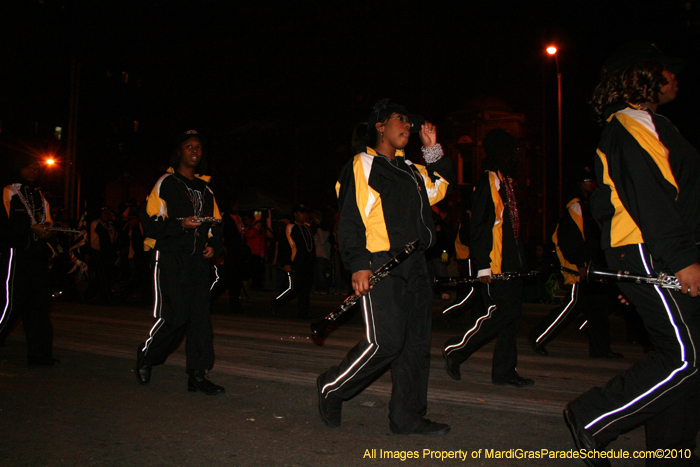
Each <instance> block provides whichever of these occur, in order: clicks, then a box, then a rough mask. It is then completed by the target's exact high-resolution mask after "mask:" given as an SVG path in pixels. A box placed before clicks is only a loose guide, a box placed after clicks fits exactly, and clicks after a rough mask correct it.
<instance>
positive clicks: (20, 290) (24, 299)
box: [0, 248, 53, 365]
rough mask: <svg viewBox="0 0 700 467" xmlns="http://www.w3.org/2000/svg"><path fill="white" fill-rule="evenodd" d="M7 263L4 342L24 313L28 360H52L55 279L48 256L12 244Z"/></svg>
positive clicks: (1, 320) (0, 327)
mask: <svg viewBox="0 0 700 467" xmlns="http://www.w3.org/2000/svg"><path fill="white" fill-rule="evenodd" d="M35 256H36V257H35ZM7 266H8V267H7V275H6V280H5V284H6V300H5V303H4V304H3V307H2V309H1V310H0V342H4V341H5V339H6V338H7V335H8V334H9V333H10V331H11V330H12V328H13V327H14V325H15V324H16V323H17V320H18V319H19V318H20V317H21V318H22V328H23V329H24V335H25V337H26V339H27V363H29V364H30V365H33V364H44V363H51V361H52V359H53V355H52V352H51V347H52V341H53V328H52V327H51V318H50V317H49V306H50V303H51V283H50V279H49V268H48V264H47V260H46V258H45V257H43V256H37V255H32V254H31V252H29V253H27V252H25V251H21V250H19V251H18V250H17V249H15V248H12V249H10V252H9V261H8V265H7Z"/></svg>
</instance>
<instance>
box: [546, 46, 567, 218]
mask: <svg viewBox="0 0 700 467" xmlns="http://www.w3.org/2000/svg"><path fill="white" fill-rule="evenodd" d="M546 50H547V53H548V54H549V55H553V56H554V61H555V62H556V64H557V95H558V101H559V112H558V118H559V216H561V215H562V213H563V210H564V204H563V202H564V201H563V200H564V198H563V196H562V142H561V71H559V58H558V56H557V48H556V47H554V46H553V45H550V46H549V47H547V49H546Z"/></svg>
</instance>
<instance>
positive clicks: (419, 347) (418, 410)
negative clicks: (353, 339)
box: [322, 252, 432, 430]
mask: <svg viewBox="0 0 700 467" xmlns="http://www.w3.org/2000/svg"><path fill="white" fill-rule="evenodd" d="M390 258H391V255H390V254H389V253H387V252H381V253H377V254H375V255H374V256H373V259H372V267H374V268H376V267H378V266H381V265H382V264H384V263H385V262H386V261H388V260H389V259H390ZM360 303H361V306H362V313H363V317H364V321H365V330H366V335H365V339H364V340H362V341H360V342H359V343H358V344H357V345H356V346H355V347H353V348H352V349H351V350H350V352H348V354H347V355H346V356H345V359H344V360H343V361H342V362H341V363H340V365H339V366H336V367H333V368H331V369H330V370H328V371H327V372H326V373H325V374H324V375H323V379H322V383H323V387H322V391H323V395H324V396H325V397H328V396H329V395H333V396H335V397H340V398H342V399H349V398H351V397H353V396H354V395H356V394H357V393H359V392H360V391H361V390H362V389H364V388H365V387H366V386H367V385H369V384H370V383H372V381H374V380H375V379H376V378H377V377H378V376H379V375H380V374H381V373H382V372H383V371H384V370H385V369H386V367H387V366H388V365H391V379H392V391H391V401H390V403H389V419H390V420H391V423H392V425H394V426H395V427H396V428H398V429H399V430H410V429H413V428H415V426H417V425H418V423H420V421H421V420H422V418H423V417H424V416H425V414H426V411H427V407H428V400H427V395H428V375H429V372H430V338H431V324H432V290H431V285H430V281H429V279H428V271H427V268H426V264H425V256H424V254H423V252H416V253H414V254H413V255H412V256H410V257H409V258H408V259H406V260H405V261H404V262H403V263H402V264H400V265H399V266H397V267H396V268H395V269H394V270H392V271H391V273H390V274H389V275H388V276H387V277H386V278H385V279H383V280H382V281H381V282H379V283H377V284H376V285H375V286H374V288H373V289H372V290H371V291H370V292H369V293H368V294H367V295H366V296H364V297H363V298H362V299H361V301H360Z"/></svg>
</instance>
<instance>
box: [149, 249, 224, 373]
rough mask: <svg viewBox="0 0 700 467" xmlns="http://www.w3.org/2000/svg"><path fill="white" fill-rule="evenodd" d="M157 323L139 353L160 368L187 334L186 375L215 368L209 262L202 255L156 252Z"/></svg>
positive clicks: (155, 311) (154, 275) (154, 313)
mask: <svg viewBox="0 0 700 467" xmlns="http://www.w3.org/2000/svg"><path fill="white" fill-rule="evenodd" d="M155 255H156V260H155V268H154V271H153V277H154V283H155V305H154V311H153V315H154V317H155V323H154V325H153V327H152V328H151V332H150V335H149V337H148V339H147V340H146V342H144V343H143V344H141V346H140V347H139V351H140V352H141V353H142V354H143V355H144V356H145V359H146V362H147V363H149V364H151V365H160V364H161V363H163V362H165V360H166V358H167V357H168V355H169V354H170V353H171V352H172V351H173V350H174V349H175V347H176V346H177V344H178V343H179V342H180V339H182V335H183V334H185V333H186V337H187V338H186V341H185V354H186V358H187V364H186V368H187V372H188V373H189V372H192V371H193V370H209V369H211V367H212V366H214V333H213V329H212V325H211V320H210V319H209V303H210V291H209V287H210V279H209V262H208V261H207V260H206V259H205V258H204V256H202V255H187V254H183V253H175V252H169V251H156V252H155Z"/></svg>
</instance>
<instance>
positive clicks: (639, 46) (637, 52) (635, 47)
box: [605, 40, 687, 74]
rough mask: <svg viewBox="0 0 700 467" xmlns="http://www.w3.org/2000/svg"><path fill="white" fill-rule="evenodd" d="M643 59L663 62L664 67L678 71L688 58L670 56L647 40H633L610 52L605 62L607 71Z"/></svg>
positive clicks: (609, 71)
mask: <svg viewBox="0 0 700 467" xmlns="http://www.w3.org/2000/svg"><path fill="white" fill-rule="evenodd" d="M641 60H650V61H654V62H659V63H661V64H663V66H664V69H666V70H668V71H670V72H671V73H674V74H675V73H678V72H679V71H681V70H682V69H683V67H685V65H686V63H687V60H685V59H683V58H678V57H669V56H668V55H666V54H665V53H663V52H662V51H661V49H659V48H658V47H657V46H656V44H652V43H651V42H647V41H639V40H638V41H631V42H627V43H626V44H623V45H621V46H620V47H618V48H617V49H615V51H614V52H613V53H611V54H610V56H609V57H608V59H607V60H606V62H605V70H606V72H607V73H612V72H614V71H618V70H621V69H623V68H626V67H628V66H630V65H632V64H633V63H635V62H638V61H641Z"/></svg>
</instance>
